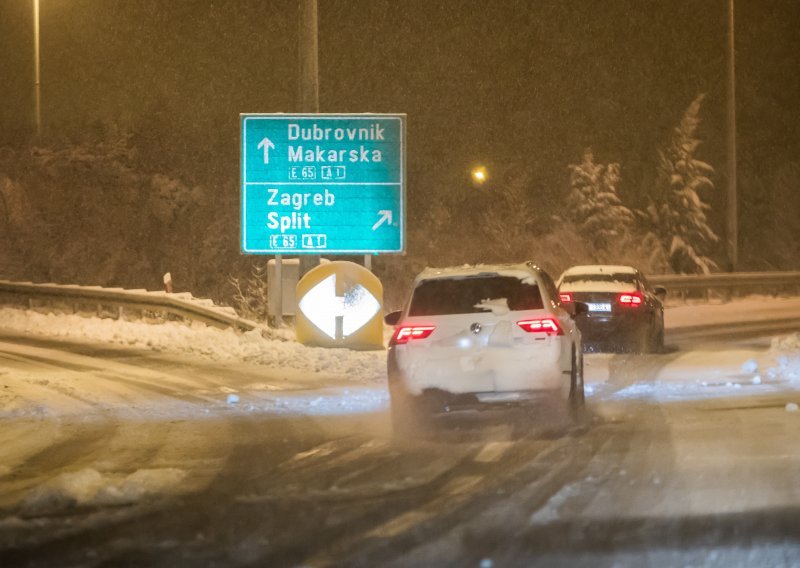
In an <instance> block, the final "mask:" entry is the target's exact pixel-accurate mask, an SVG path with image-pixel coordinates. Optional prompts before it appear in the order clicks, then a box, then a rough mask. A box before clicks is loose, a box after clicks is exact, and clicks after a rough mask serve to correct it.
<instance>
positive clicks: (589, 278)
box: [561, 272, 636, 284]
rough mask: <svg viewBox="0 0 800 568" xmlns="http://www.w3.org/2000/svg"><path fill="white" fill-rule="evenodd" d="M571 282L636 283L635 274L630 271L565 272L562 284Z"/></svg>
mask: <svg viewBox="0 0 800 568" xmlns="http://www.w3.org/2000/svg"><path fill="white" fill-rule="evenodd" d="M573 282H621V283H623V284H636V275H635V274H633V273H632V272H613V273H610V274H607V273H603V274H598V273H594V274H567V275H566V276H564V278H563V280H562V282H561V283H562V284H571V283H573Z"/></svg>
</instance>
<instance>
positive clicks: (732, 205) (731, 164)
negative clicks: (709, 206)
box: [725, 0, 739, 272]
mask: <svg viewBox="0 0 800 568" xmlns="http://www.w3.org/2000/svg"><path fill="white" fill-rule="evenodd" d="M733 26H734V19H733V0H728V143H727V152H726V154H727V156H728V160H727V162H728V199H727V202H728V207H727V223H726V231H725V237H726V239H725V240H726V244H727V249H728V262H729V263H730V267H729V268H730V271H731V272H735V271H736V268H737V265H738V264H739V249H738V240H739V236H738V223H737V203H736V200H737V197H736V66H735V51H734V48H735V43H734V35H733Z"/></svg>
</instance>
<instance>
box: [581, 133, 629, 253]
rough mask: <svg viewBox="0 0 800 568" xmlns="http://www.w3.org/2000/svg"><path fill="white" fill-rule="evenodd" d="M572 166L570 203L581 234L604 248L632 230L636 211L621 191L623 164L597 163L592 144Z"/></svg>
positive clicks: (600, 247)
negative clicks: (634, 211)
mask: <svg viewBox="0 0 800 568" xmlns="http://www.w3.org/2000/svg"><path fill="white" fill-rule="evenodd" d="M568 167H569V171H570V175H569V185H570V190H569V194H568V195H567V207H568V209H569V213H570V215H571V219H572V221H573V222H574V223H575V225H576V226H577V227H578V230H579V231H580V233H581V235H582V236H583V237H584V238H586V239H587V240H589V241H590V242H593V243H594V244H595V245H596V247H597V248H599V249H604V248H606V247H608V246H609V245H610V244H611V243H612V242H614V241H615V240H619V239H620V238H622V237H624V236H625V235H627V234H628V233H629V232H630V229H631V226H632V224H633V219H634V216H633V213H632V212H631V210H630V209H628V208H627V207H625V206H624V205H623V204H622V201H621V200H620V198H619V196H618V195H617V186H618V185H619V182H620V167H619V164H616V163H612V164H596V163H595V162H594V154H593V152H592V149H591V148H587V149H586V150H585V151H584V152H583V160H582V161H581V163H580V164H571V165H570V166H568Z"/></svg>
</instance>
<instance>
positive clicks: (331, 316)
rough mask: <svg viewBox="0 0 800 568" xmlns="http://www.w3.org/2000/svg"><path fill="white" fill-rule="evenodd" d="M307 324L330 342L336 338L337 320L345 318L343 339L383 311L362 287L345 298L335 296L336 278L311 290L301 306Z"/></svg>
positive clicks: (348, 291)
mask: <svg viewBox="0 0 800 568" xmlns="http://www.w3.org/2000/svg"><path fill="white" fill-rule="evenodd" d="M298 306H299V308H300V310H302V312H303V314H304V315H305V316H306V317H307V318H308V320H309V321H310V322H311V323H313V324H314V325H315V326H317V327H318V328H319V329H320V330H322V332H323V333H324V334H325V335H327V336H328V337H330V338H331V339H341V337H337V332H336V328H337V319H338V318H342V324H341V326H342V331H341V334H342V336H343V337H347V336H349V335H352V334H353V333H355V332H356V331H358V330H359V329H361V328H362V327H364V326H365V325H366V324H367V323H368V322H369V321H370V320H371V319H372V318H373V317H375V314H377V313H378V311H379V310H380V308H381V305H380V303H379V302H378V300H377V299H376V298H375V296H373V295H372V294H371V293H370V292H369V290H367V289H366V288H364V287H363V286H362V285H361V284H356V285H355V286H351V287H350V288H348V289H347V290H346V291H345V293H344V296H337V295H336V275H335V274H331V275H330V276H328V277H327V278H326V279H325V280H323V281H322V282H320V283H319V284H317V285H316V286H314V287H313V288H311V290H309V291H308V292H307V293H306V295H305V296H303V297H302V298H301V299H300V302H299V304H298Z"/></svg>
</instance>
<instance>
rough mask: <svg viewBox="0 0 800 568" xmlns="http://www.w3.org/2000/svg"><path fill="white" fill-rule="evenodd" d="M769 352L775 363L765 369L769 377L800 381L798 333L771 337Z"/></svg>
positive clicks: (799, 339)
mask: <svg viewBox="0 0 800 568" xmlns="http://www.w3.org/2000/svg"><path fill="white" fill-rule="evenodd" d="M769 352H770V355H771V356H772V358H773V360H774V361H775V363H776V366H775V367H770V368H769V369H768V370H767V375H768V376H769V378H770V379H772V380H785V381H791V382H800V333H793V334H792V335H788V336H784V337H775V338H773V339H772V344H771V345H770V348H769Z"/></svg>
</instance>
